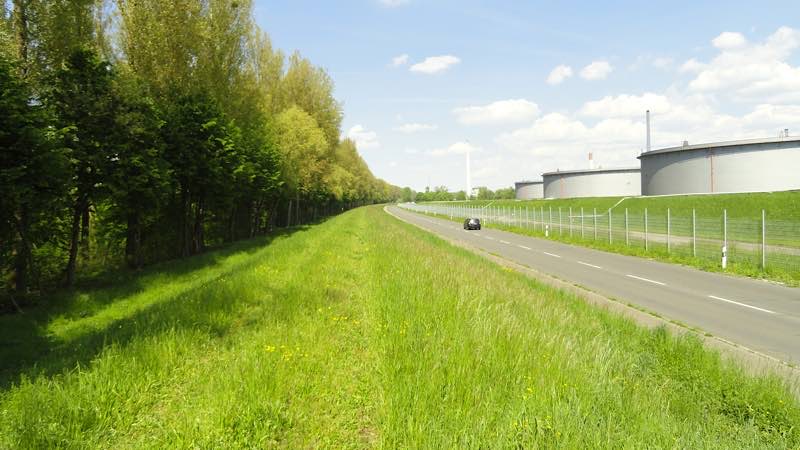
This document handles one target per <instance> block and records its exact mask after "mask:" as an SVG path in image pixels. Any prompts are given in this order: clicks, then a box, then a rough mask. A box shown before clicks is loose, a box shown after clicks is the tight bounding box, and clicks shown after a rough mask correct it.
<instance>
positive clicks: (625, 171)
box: [542, 167, 641, 198]
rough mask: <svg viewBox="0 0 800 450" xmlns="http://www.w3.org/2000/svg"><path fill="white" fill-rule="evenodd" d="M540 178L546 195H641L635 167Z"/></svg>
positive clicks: (639, 179)
mask: <svg viewBox="0 0 800 450" xmlns="http://www.w3.org/2000/svg"><path fill="white" fill-rule="evenodd" d="M542 179H543V181H544V197H545V198H572V197H618V196H638V195H641V184H640V183H641V175H640V174H639V168H638V167H626V168H619V169H589V170H566V171H557V172H547V173H543V174H542Z"/></svg>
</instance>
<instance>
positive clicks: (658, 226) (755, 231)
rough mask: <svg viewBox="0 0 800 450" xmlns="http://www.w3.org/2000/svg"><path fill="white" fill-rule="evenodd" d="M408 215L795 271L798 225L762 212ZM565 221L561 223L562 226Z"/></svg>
mask: <svg viewBox="0 0 800 450" xmlns="http://www.w3.org/2000/svg"><path fill="white" fill-rule="evenodd" d="M400 206H401V207H403V208H406V209H408V210H412V211H417V212H422V213H426V214H434V215H438V216H446V217H449V218H450V219H451V220H461V219H465V218H467V217H477V218H479V219H481V221H482V222H483V224H484V225H487V226H497V225H500V226H504V227H510V228H517V229H523V230H529V231H531V232H533V233H535V234H540V235H542V236H544V237H553V236H554V235H555V234H556V233H557V235H558V237H560V238H561V237H564V238H570V239H572V240H586V241H592V240H594V241H600V242H607V243H608V244H609V245H611V246H618V247H622V246H624V247H633V248H637V247H638V248H641V249H643V250H644V251H645V252H646V253H650V252H658V253H664V254H667V255H680V256H685V257H692V258H696V259H699V260H706V261H709V262H715V263H716V264H718V265H719V266H721V267H722V268H725V266H726V265H734V264H735V265H746V266H750V267H753V268H756V269H758V268H760V269H762V270H766V269H767V268H768V267H769V268H778V269H781V270H785V271H788V272H797V271H799V270H800V223H797V222H790V221H782V220H774V219H770V218H769V217H768V215H767V212H766V211H765V210H762V211H761V214H760V216H761V217H760V220H759V219H740V218H730V217H728V213H727V210H723V212H722V214H721V215H720V216H719V217H701V216H700V215H699V214H698V212H699V211H697V210H695V209H692V211H691V214H688V213H684V214H682V215H680V214H676V213H675V212H674V211H673V210H671V209H669V208H667V210H666V215H658V214H652V213H649V212H648V210H647V208H645V209H644V211H643V212H642V213H641V214H635V213H632V212H630V211H628V209H627V208H625V210H624V214H612V212H611V210H608V212H607V214H604V213H601V214H599V215H598V214H597V208H593V209H592V212H591V214H585V212H586V211H585V210H584V208H581V209H580V212H579V214H578V211H573V209H572V208H571V207H570V208H569V209H568V210H567V211H564V210H563V209H562V208H558V209H557V210H556V211H553V208H552V207H548V209H547V210H545V209H544V207H539V208H538V214H537V208H535V207H534V208H533V210H532V211H530V210H529V209H528V207H527V206H526V207H525V208H524V209H523V208H522V207H507V206H491V205H490V206H488V207H475V206H471V205H467V204H463V203H461V204H441V203H440V204H416V203H404V204H401V205H400ZM565 222H566V223H565Z"/></svg>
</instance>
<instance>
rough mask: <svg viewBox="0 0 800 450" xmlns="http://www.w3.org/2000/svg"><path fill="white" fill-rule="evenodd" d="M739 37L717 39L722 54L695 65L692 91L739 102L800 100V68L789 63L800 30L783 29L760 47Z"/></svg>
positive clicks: (799, 39) (730, 35)
mask: <svg viewBox="0 0 800 450" xmlns="http://www.w3.org/2000/svg"><path fill="white" fill-rule="evenodd" d="M736 35H738V33H722V34H721V35H719V36H717V38H715V39H714V41H713V43H714V46H715V47H717V48H718V49H720V53H719V54H718V55H717V56H716V57H714V58H713V59H712V60H711V61H710V62H708V63H706V64H704V65H699V64H697V65H695V64H693V66H694V68H695V69H696V72H697V76H696V77H695V78H694V79H693V80H692V81H691V82H690V83H689V89H690V90H691V91H694V92H717V91H720V92H725V93H726V95H727V96H729V97H730V98H733V99H734V100H737V101H753V102H770V103H787V102H796V101H800V67H795V66H792V65H791V64H790V63H789V62H788V61H789V57H790V56H791V55H792V53H793V52H794V51H795V50H796V49H797V48H798V47H800V31H799V30H795V29H792V28H789V27H781V28H779V29H778V30H777V31H776V32H775V33H773V34H772V35H770V36H769V37H768V38H767V40H766V41H765V42H763V43H760V44H752V43H748V42H747V41H746V40H744V37H743V36H741V35H739V36H740V37H741V38H740V37H735V36H736ZM688 63H689V62H688V61H687V63H685V64H684V66H686V65H687V64H688Z"/></svg>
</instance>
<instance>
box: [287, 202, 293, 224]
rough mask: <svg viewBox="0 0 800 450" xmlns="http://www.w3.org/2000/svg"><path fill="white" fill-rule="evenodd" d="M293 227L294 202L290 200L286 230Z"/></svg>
mask: <svg viewBox="0 0 800 450" xmlns="http://www.w3.org/2000/svg"><path fill="white" fill-rule="evenodd" d="M290 226H292V201H291V200H289V211H288V212H287V213H286V228H289V227H290Z"/></svg>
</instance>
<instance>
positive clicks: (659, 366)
mask: <svg viewBox="0 0 800 450" xmlns="http://www.w3.org/2000/svg"><path fill="white" fill-rule="evenodd" d="M0 337H1V338H2V340H3V342H9V341H12V340H13V341H14V342H15V345H13V346H4V350H3V351H4V353H3V354H2V357H3V359H2V361H3V371H2V378H0V381H1V382H2V391H0V448H50V447H64V448H85V447H95V448H98V447H99V448H120V447H156V448H189V447H200V448H231V447H290V448H297V447H329V448H348V447H349V448H353V447H358V448H361V447H373V446H374V447H387V448H397V447H426V448H455V447H458V448H462V447H482V448H483V447H502V448H508V447H539V448H551V447H563V448H646V447H651V448H652V447H656V448H664V447H670V448H759V449H761V448H796V447H798V446H800V405H798V402H797V400H796V399H795V398H794V397H793V396H792V394H791V393H790V392H789V389H788V387H787V386H786V385H785V382H783V381H781V380H780V379H779V378H777V377H759V378H754V377H750V376H747V375H745V373H744V371H743V370H742V369H741V368H739V367H737V366H735V365H733V364H731V363H727V362H723V361H722V360H721V359H720V357H719V355H717V354H716V353H713V352H711V351H708V350H706V349H704V348H703V347H702V345H701V343H700V341H699V339H698V338H696V337H693V336H684V337H673V336H671V335H670V334H669V333H667V332H666V331H665V329H663V328H662V329H657V330H647V329H643V328H640V327H638V326H636V325H635V324H633V323H632V322H630V321H629V320H626V319H623V318H620V317H618V316H616V315H614V314H611V313H609V312H606V311H603V310H600V309H597V308H594V307H591V306H589V305H588V304H586V303H585V302H584V301H582V300H581V299H579V298H576V297H574V296H572V295H568V294H565V293H563V292H561V291H558V290H555V289H552V288H549V287H545V286H543V285H541V284H539V283H537V282H535V281H533V280H531V279H528V278H526V277H524V276H522V275H520V274H518V273H515V272H513V271H510V270H507V269H504V268H501V267H500V266H497V265H494V264H493V263H490V262H489V261H487V260H485V259H483V258H480V257H478V256H476V255H473V254H471V253H469V252H467V251H465V250H462V249H459V248H456V247H453V246H451V245H449V244H447V243H445V242H444V241H442V240H440V239H438V238H436V237H434V236H432V235H429V234H426V233H424V232H422V231H420V230H417V229H416V228H413V227H411V226H409V225H406V224H403V223H400V222H399V221H397V220H395V219H393V218H391V217H389V216H387V215H386V214H385V213H384V212H383V211H382V210H381V209H380V208H377V207H372V208H360V209H357V210H354V211H350V212H348V213H345V214H343V215H341V216H339V217H336V218H334V219H331V220H329V221H327V222H325V223H323V224H320V225H316V226H313V227H309V228H306V229H302V230H296V231H295V232H293V233H290V234H289V233H287V234H285V235H282V236H279V237H276V238H275V239H273V240H272V241H266V240H255V241H251V242H248V243H243V244H239V245H238V246H236V247H233V248H230V249H227V250H225V251H222V252H217V253H214V254H209V255H204V256H202V257H199V258H195V259H193V260H189V261H183V262H178V263H174V264H165V265H162V266H160V267H157V268H153V269H151V270H149V271H147V272H145V273H143V274H141V275H140V276H138V277H133V278H130V279H123V280H120V281H119V283H117V284H116V285H115V286H112V287H105V288H95V289H87V290H83V291H76V292H72V293H65V294H63V295H62V296H60V297H59V298H55V299H53V300H52V305H51V306H48V305H43V306H42V307H41V308H40V309H38V310H31V311H28V312H26V314H25V315H22V316H5V317H0Z"/></svg>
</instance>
